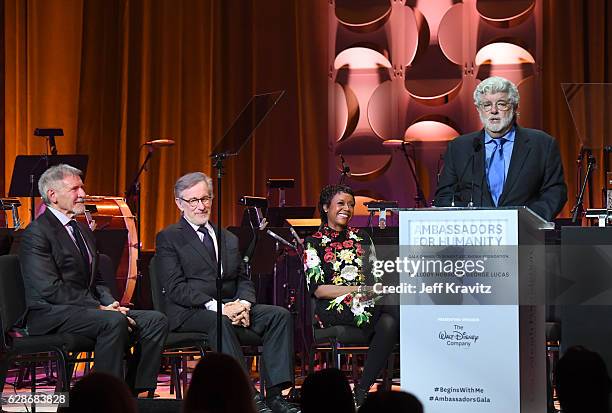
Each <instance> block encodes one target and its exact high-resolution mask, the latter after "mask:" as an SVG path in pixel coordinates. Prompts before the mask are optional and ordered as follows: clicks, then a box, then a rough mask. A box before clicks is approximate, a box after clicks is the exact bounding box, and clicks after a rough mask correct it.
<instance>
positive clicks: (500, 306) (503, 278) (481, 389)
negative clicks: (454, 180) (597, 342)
mask: <svg viewBox="0 0 612 413" xmlns="http://www.w3.org/2000/svg"><path fill="white" fill-rule="evenodd" d="M399 224H400V228H399V240H400V252H399V254H400V257H399V258H400V259H401V260H403V261H402V262H403V263H407V266H404V268H403V269H402V270H403V271H400V272H399V279H400V283H401V285H402V286H403V290H402V293H401V294H400V304H401V305H400V319H401V333H400V351H401V354H400V360H401V367H400V373H401V387H402V389H403V390H406V391H409V392H411V393H413V394H415V395H416V396H417V397H418V398H419V400H421V402H422V403H423V406H424V409H425V411H426V412H428V413H442V412H454V413H462V412H465V413H479V412H482V413H485V412H486V413H490V412H496V413H517V412H521V413H524V412H529V413H531V412H533V413H536V412H537V413H544V412H546V366H545V360H546V358H545V319H544V316H545V313H544V305H543V304H544V300H545V296H544V274H545V273H544V268H543V267H544V263H545V257H544V230H550V229H554V224H552V223H549V222H546V221H545V220H543V219H542V218H540V217H539V216H538V215H536V214H535V213H533V212H532V211H531V210H530V209H528V208H526V207H519V208H496V209H486V208H478V209H476V208H468V209H465V208H436V209H411V210H407V209H405V210H400V212H399ZM419 262H420V264H419ZM407 269H411V270H412V271H406V270H407ZM409 285H412V286H413V287H412V288H411V287H408V286H409ZM449 286H450V288H449ZM410 290H412V292H410Z"/></svg>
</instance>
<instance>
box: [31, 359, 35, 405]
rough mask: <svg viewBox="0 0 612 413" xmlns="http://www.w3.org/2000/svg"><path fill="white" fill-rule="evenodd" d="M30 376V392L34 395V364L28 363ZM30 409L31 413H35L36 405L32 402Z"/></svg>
mask: <svg viewBox="0 0 612 413" xmlns="http://www.w3.org/2000/svg"><path fill="white" fill-rule="evenodd" d="M30 375H31V376H32V386H31V392H32V394H34V393H36V363H30ZM30 409H31V410H30V411H31V412H32V413H36V403H34V402H32V404H31V405H30Z"/></svg>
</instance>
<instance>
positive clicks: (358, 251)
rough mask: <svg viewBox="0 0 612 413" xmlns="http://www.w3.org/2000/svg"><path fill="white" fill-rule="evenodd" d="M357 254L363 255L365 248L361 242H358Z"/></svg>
mask: <svg viewBox="0 0 612 413" xmlns="http://www.w3.org/2000/svg"><path fill="white" fill-rule="evenodd" d="M357 255H358V256H362V255H363V248H362V247H361V244H359V243H357Z"/></svg>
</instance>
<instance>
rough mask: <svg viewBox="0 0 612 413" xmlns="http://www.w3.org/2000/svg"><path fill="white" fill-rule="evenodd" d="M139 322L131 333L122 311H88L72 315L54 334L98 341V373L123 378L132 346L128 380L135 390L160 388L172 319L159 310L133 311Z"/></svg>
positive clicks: (132, 315)
mask: <svg viewBox="0 0 612 413" xmlns="http://www.w3.org/2000/svg"><path fill="white" fill-rule="evenodd" d="M129 316H130V318H132V319H133V320H134V321H135V322H136V328H135V329H134V331H133V332H132V333H129V332H128V322H127V318H126V317H125V316H124V315H123V314H121V313H120V312H118V311H105V310H98V309H94V308H84V309H83V310H82V311H80V312H78V313H75V314H73V315H71V316H70V317H69V318H68V319H67V320H66V321H65V322H64V323H63V324H62V325H60V326H59V327H58V328H57V329H56V330H55V331H54V332H56V333H74V334H78V335H82V336H85V337H89V338H91V339H93V340H96V346H95V350H94V351H95V361H94V369H95V371H102V372H105V373H109V374H112V375H114V376H115V377H119V378H121V379H123V377H124V375H123V358H124V356H125V354H126V352H127V351H128V349H129V347H130V345H134V354H133V356H131V357H129V358H128V372H127V378H126V381H127V382H128V384H129V385H131V386H132V387H133V388H134V389H135V390H138V391H142V390H153V389H155V388H156V387H157V373H158V372H159V365H160V361H161V352H162V349H163V346H164V343H165V341H166V336H167V335H168V320H167V319H166V316H165V315H163V314H162V313H160V312H157V311H142V310H131V311H130V312H129Z"/></svg>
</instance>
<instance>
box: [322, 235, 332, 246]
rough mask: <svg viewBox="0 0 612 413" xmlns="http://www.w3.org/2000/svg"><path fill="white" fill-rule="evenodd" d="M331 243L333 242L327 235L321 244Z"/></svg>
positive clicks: (323, 237)
mask: <svg viewBox="0 0 612 413" xmlns="http://www.w3.org/2000/svg"><path fill="white" fill-rule="evenodd" d="M330 242H331V238H329V237H328V236H327V235H323V236H322V237H321V243H323V244H328V243H330Z"/></svg>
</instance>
